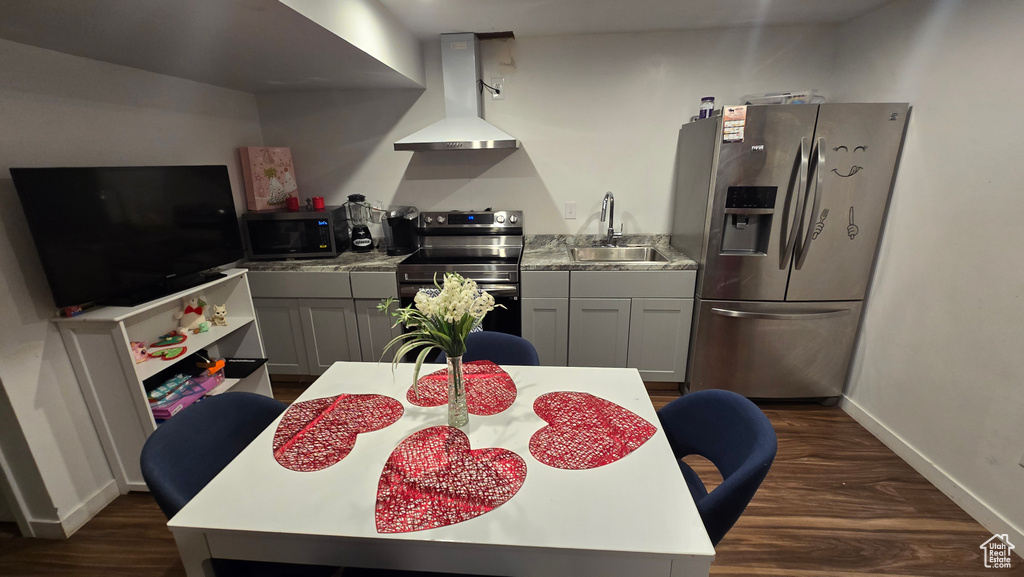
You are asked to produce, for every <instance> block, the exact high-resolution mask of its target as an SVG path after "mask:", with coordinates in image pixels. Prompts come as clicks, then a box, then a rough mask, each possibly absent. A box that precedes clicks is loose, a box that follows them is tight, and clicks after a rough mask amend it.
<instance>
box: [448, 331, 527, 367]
mask: <svg viewBox="0 0 1024 577" xmlns="http://www.w3.org/2000/svg"><path fill="white" fill-rule="evenodd" d="M470 361H491V362H492V363H497V364H499V365H528V366H532V367H536V366H538V365H540V357H538V356H537V349H535V348H534V347H533V344H531V343H530V341H528V340H526V339H524V338H523V337H517V336H515V335H510V334H508V333H501V332H498V331H480V332H478V333H469V336H468V337H466V354H464V355H462V362H464V363H468V362H470ZM437 362H439V363H446V362H448V357H447V355H445V354H444V353H443V352H442V353H441V356H440V357H438V359H437Z"/></svg>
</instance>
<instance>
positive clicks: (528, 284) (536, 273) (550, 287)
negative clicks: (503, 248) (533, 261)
mask: <svg viewBox="0 0 1024 577" xmlns="http://www.w3.org/2000/svg"><path fill="white" fill-rule="evenodd" d="M520 284H521V285H522V286H521V289H520V291H519V293H520V296H522V297H523V298H568V297H569V271H567V270H524V271H523V272H522V273H520Z"/></svg>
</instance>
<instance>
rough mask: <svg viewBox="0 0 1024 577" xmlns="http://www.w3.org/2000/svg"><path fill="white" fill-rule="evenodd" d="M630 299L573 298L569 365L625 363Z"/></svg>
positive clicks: (598, 365)
mask: <svg viewBox="0 0 1024 577" xmlns="http://www.w3.org/2000/svg"><path fill="white" fill-rule="evenodd" d="M629 309H630V299H572V300H571V301H570V302H569V366H573V367H625V366H627V365H626V361H627V347H628V346H629V314H630V313H629Z"/></svg>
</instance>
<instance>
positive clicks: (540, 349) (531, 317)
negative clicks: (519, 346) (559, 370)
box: [520, 298, 569, 367]
mask: <svg viewBox="0 0 1024 577" xmlns="http://www.w3.org/2000/svg"><path fill="white" fill-rule="evenodd" d="M520 302H521V303H522V307H523V338H524V339H526V340H528V341H530V342H531V343H533V346H534V347H535V348H536V349H537V355H538V356H539V357H540V364H541V365H543V366H548V367H550V366H558V367H564V366H566V365H567V364H568V362H569V299H567V298H561V299H559V298H538V299H533V298H524V299H522V300H521V301H520Z"/></svg>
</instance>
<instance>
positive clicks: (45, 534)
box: [27, 479, 121, 539]
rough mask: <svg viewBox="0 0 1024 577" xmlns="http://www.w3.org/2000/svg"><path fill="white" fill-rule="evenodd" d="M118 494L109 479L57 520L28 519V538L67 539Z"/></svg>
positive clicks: (115, 484) (114, 485) (114, 483)
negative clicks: (29, 533) (29, 532)
mask: <svg viewBox="0 0 1024 577" xmlns="http://www.w3.org/2000/svg"><path fill="white" fill-rule="evenodd" d="M120 494H121V492H120V491H119V490H118V489H117V483H116V482H115V481H114V480H113V479H111V480H110V482H109V483H107V484H106V485H104V486H103V487H100V488H99V489H97V490H96V492H95V493H93V494H92V495H91V496H90V497H89V498H88V499H86V500H85V501H82V502H81V503H79V504H78V506H77V507H75V508H74V509H73V510H72V511H71V512H70V513H68V514H67V515H65V516H64V517H63V518H61V519H59V520H50V519H28V520H27V521H28V526H29V530H30V531H31V532H32V533H31V535H28V536H31V537H37V538H39V539H67V538H68V537H70V536H72V535H74V534H75V531H78V530H79V529H81V528H82V526H83V525H85V524H86V523H87V522H88V521H89V519H92V518H93V517H94V516H95V515H96V513H99V512H100V511H102V510H103V508H104V507H106V506H107V505H109V504H110V503H111V502H112V501H113V500H114V499H116V498H117V497H118V496H119V495H120Z"/></svg>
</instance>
